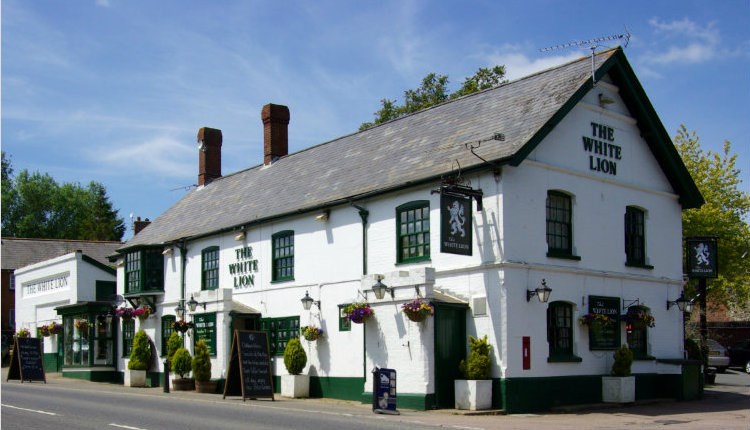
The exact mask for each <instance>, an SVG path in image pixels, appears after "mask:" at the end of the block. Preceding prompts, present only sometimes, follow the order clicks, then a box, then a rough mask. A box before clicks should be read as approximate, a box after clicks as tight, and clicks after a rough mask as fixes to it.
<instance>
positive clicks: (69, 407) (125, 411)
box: [0, 371, 750, 430]
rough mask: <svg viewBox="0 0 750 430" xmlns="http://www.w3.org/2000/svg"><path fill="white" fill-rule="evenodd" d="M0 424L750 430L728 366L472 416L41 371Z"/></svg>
mask: <svg viewBox="0 0 750 430" xmlns="http://www.w3.org/2000/svg"><path fill="white" fill-rule="evenodd" d="M0 388H1V389H2V391H1V393H0V394H1V397H0V402H1V403H2V409H1V415H0V417H1V418H2V429H3V430H6V429H8V430H11V429H24V430H27V429H29V428H34V429H39V430H48V429H49V430H52V429H55V430H58V429H60V428H66V429H97V430H102V429H111V430H116V429H118V428H120V429H123V428H124V429H130V430H138V429H144V430H155V429H176V430H190V429H239V428H242V429H262V430H265V429H332V430H336V429H357V430H360V429H361V430H370V429H373V430H375V429H379V430H380V429H382V430H389V429H404V428H409V429H410V430H423V429H437V428H444V429H445V428H447V429H467V430H480V429H483V430H499V429H503V430H507V429H541V430H544V429H556V430H557V429H563V430H565V429H570V430H594V429H597V430H599V429H665V428H667V429H680V430H683V429H688V430H690V429H696V430H697V429H701V430H703V429H730V430H734V429H736V430H750V376H749V375H746V374H742V373H740V372H736V371H729V372H727V373H726V374H723V375H722V374H720V375H718V377H717V385H716V386H714V387H710V388H709V389H707V390H706V393H705V398H704V399H703V400H699V401H690V402H674V401H661V402H654V403H645V404H636V405H631V406H626V407H616V408H612V407H608V408H599V407H594V406H592V407H589V408H581V409H571V410H569V411H568V412H567V413H548V414H519V415H493V416H474V415H471V416H469V415H462V414H461V413H459V412H457V411H453V410H442V411H410V410H402V411H401V412H402V414H401V415H399V416H390V415H377V414H373V413H372V411H371V410H370V408H369V406H368V405H362V404H359V403H354V402H342V401H336V400H330V399H307V400H305V399H285V398H280V399H277V401H270V400H252V401H251V400H248V401H245V402H243V401H242V400H241V399H239V398H227V399H222V396H220V395H208V394H196V393H184V392H183V393H178V392H173V393H169V394H167V393H163V392H162V390H161V388H146V389H137V388H129V387H123V386H121V385H112V384H100V383H91V382H85V381H77V380H70V379H67V378H60V377H49V376H48V383H47V384H44V383H40V382H34V383H29V382H25V383H23V384H21V383H19V382H18V381H10V382H5V379H3V383H2V385H0Z"/></svg>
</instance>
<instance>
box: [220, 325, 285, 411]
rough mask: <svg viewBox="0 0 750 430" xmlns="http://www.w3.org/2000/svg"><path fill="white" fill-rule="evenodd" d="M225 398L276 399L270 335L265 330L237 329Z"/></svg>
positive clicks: (230, 357)
mask: <svg viewBox="0 0 750 430" xmlns="http://www.w3.org/2000/svg"><path fill="white" fill-rule="evenodd" d="M228 368H229V370H228V371H227V381H226V384H224V397H225V398H226V396H227V395H229V396H237V395H241V396H242V400H243V401H244V400H245V399H246V398H250V399H256V398H260V397H270V398H271V400H274V398H273V375H272V374H271V358H270V356H269V354H268V336H267V334H266V332H263V331H241V330H235V331H234V336H233V339H232V351H231V353H230V355H229V366H228Z"/></svg>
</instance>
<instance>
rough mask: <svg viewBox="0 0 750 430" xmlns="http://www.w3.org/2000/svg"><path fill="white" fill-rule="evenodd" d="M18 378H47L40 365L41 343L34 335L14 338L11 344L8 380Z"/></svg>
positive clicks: (28, 379)
mask: <svg viewBox="0 0 750 430" xmlns="http://www.w3.org/2000/svg"><path fill="white" fill-rule="evenodd" d="M11 379H19V380H21V382H22V383H23V381H44V383H45V384H46V383H47V378H46V377H45V375H44V367H43V366H42V343H41V341H40V339H39V338H36V337H20V338H16V340H15V342H14V344H13V360H11V362H10V369H8V379H7V380H8V381H10V380H11Z"/></svg>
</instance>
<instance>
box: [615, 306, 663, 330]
mask: <svg viewBox="0 0 750 430" xmlns="http://www.w3.org/2000/svg"><path fill="white" fill-rule="evenodd" d="M623 319H624V320H625V323H626V324H628V325H629V326H631V327H633V328H646V327H654V326H656V320H655V319H654V316H653V315H651V309H650V308H649V307H647V306H644V305H635V306H631V307H629V308H628V312H627V313H626V314H625V316H624V317H623Z"/></svg>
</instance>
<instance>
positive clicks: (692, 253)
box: [685, 236, 719, 371]
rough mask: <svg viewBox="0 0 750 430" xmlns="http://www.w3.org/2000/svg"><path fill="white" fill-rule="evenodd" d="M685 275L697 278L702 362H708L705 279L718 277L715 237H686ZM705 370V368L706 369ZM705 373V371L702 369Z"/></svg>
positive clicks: (717, 252)
mask: <svg viewBox="0 0 750 430" xmlns="http://www.w3.org/2000/svg"><path fill="white" fill-rule="evenodd" d="M685 256H686V258H687V261H686V265H685V267H687V275H688V277H689V278H698V295H699V296H700V305H701V310H700V333H701V353H702V354H703V362H704V363H707V362H708V357H707V356H706V355H705V354H707V352H708V346H707V345H708V323H707V321H706V294H707V293H708V288H707V281H706V280H707V279H708V278H718V277H719V245H718V243H717V238H716V237H715V236H704V237H688V238H686V239H685ZM706 369H707V368H706ZM704 371H705V369H704Z"/></svg>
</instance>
